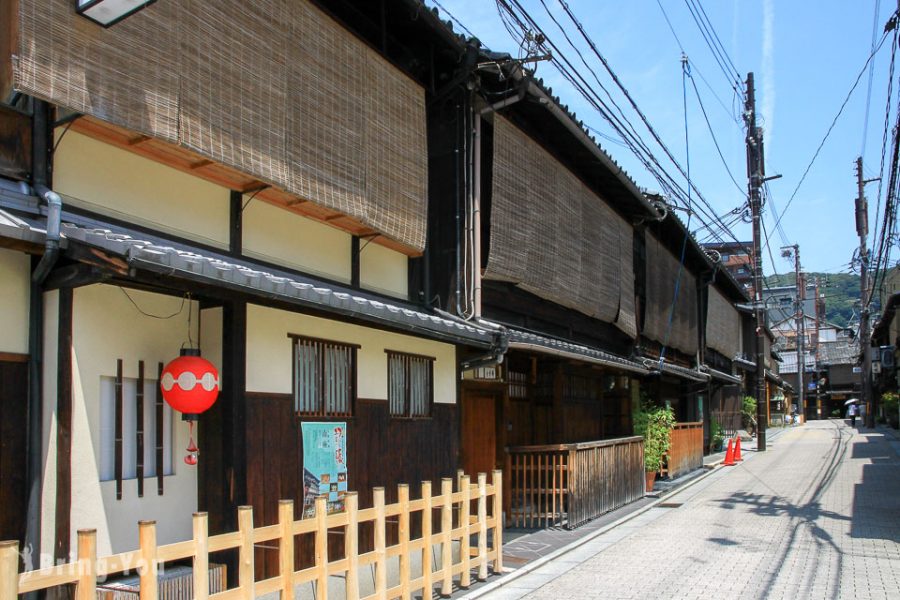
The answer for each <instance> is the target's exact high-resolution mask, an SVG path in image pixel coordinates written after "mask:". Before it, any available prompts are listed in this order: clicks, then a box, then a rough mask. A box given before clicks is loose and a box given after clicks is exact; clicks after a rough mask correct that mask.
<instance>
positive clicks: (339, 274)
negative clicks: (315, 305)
mask: <svg viewBox="0 0 900 600" xmlns="http://www.w3.org/2000/svg"><path fill="white" fill-rule="evenodd" d="M249 199H250V196H244V203H245V204H246V203H247V202H248V201H249ZM242 225H243V239H242V243H243V251H244V254H246V255H247V256H251V257H254V258H259V259H261V260H265V261H268V262H272V263H275V264H280V265H285V266H287V267H290V268H293V269H297V270H299V271H304V272H307V273H314V274H319V275H323V276H326V277H328V278H330V279H335V280H337V281H342V282H344V283H347V282H349V281H350V258H351V257H350V237H351V236H350V234H348V233H345V232H343V231H340V230H338V229H335V228H334V227H331V226H330V225H325V224H323V223H319V222H316V221H313V220H312V219H307V218H306V217H302V216H300V215H298V214H295V213H292V212H290V211H288V210H285V209H283V208H278V207H277V206H273V205H271V204H269V203H267V202H263V201H261V200H259V199H258V198H257V199H254V200H253V201H251V202H250V203H249V204H246V208H245V209H244V212H243V223H242Z"/></svg>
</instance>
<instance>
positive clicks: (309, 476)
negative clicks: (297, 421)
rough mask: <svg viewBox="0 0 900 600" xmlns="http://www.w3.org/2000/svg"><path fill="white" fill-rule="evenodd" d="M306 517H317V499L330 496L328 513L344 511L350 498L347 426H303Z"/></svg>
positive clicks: (329, 424) (320, 424)
mask: <svg viewBox="0 0 900 600" xmlns="http://www.w3.org/2000/svg"><path fill="white" fill-rule="evenodd" d="M301 431H302V433H303V516H304V517H311V516H313V515H314V514H315V503H316V496H318V495H320V494H325V495H327V496H328V512H329V513H333V512H340V511H342V510H344V496H346V495H347V424H346V423H301Z"/></svg>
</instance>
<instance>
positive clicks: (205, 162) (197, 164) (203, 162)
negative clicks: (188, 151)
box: [188, 158, 213, 171]
mask: <svg viewBox="0 0 900 600" xmlns="http://www.w3.org/2000/svg"><path fill="white" fill-rule="evenodd" d="M211 164H213V161H211V160H208V159H205V158H204V159H203V160H198V161H197V162H195V163H191V164H190V165H189V166H188V168H189V169H191V170H192V171H194V170H197V169H202V168H203V167H208V166H209V165H211Z"/></svg>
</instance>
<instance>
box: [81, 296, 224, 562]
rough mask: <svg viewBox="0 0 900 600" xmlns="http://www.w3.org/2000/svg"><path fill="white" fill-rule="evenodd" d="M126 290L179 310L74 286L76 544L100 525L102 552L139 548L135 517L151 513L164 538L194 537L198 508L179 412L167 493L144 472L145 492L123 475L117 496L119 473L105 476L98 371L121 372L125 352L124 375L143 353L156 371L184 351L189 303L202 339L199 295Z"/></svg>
mask: <svg viewBox="0 0 900 600" xmlns="http://www.w3.org/2000/svg"><path fill="white" fill-rule="evenodd" d="M127 292H128V295H130V296H131V297H132V298H133V299H134V302H135V303H136V304H137V306H138V307H140V310H141V311H143V312H145V313H147V314H151V315H157V316H160V317H166V316H168V315H171V314H172V313H178V314H177V315H175V316H173V317H171V318H163V319H158V318H153V317H150V316H146V315H144V314H141V312H140V311H139V310H138V308H136V307H135V305H134V304H132V302H131V301H130V300H129V299H128V298H127V297H126V296H125V294H124V293H123V291H122V289H121V288H119V287H117V286H111V285H92V286H86V287H83V288H78V289H76V290H75V292H74V294H75V296H74V325H73V386H74V396H73V432H72V542H71V547H72V548H75V543H76V542H75V535H76V532H77V530H78V529H80V528H85V527H92V528H96V529H97V551H98V554H100V555H104V554H108V553H115V552H123V551H126V550H131V549H134V548H137V546H138V537H137V522H138V521H140V520H145V519H149V520H155V521H156V522H157V538H158V542H159V543H160V544H166V543H171V542H175V541H180V540H185V539H188V538H190V537H191V514H192V513H193V512H194V511H196V510H197V470H196V467H190V466H188V465H185V464H184V462H183V461H182V456H183V455H184V448H185V447H186V446H187V444H188V426H187V424H186V423H184V422H182V421H181V419H180V417H179V415H178V413H174V415H173V435H172V448H171V452H172V453H173V457H172V465H173V474H172V475H167V476H166V477H165V481H164V487H165V491H164V494H163V495H162V496H159V495H158V494H157V490H156V479H155V477H154V478H145V480H144V497H143V498H138V495H137V480H136V479H129V480H125V481H124V482H123V493H122V499H121V500H116V483H115V481H100V477H99V464H100V460H99V452H100V439H99V435H100V378H101V377H104V376H105V377H115V375H116V360H117V359H119V358H121V359H122V360H123V368H124V371H123V376H124V377H126V378H136V377H137V374H138V361H139V360H143V361H144V373H145V377H147V378H149V379H155V378H156V373H157V364H158V363H159V362H162V363H167V362H168V361H170V360H172V359H173V358H175V357H176V356H178V351H179V349H180V348H181V346H182V344H183V343H185V342H187V331H188V309H189V307H190V308H191V310H192V311H193V318H192V329H193V330H192V333H191V337H192V338H193V340H194V343H195V344H196V343H197V340H198V339H199V331H198V326H199V316H198V308H197V303H196V302H184V303H183V308H182V299H181V298H179V297H176V296H166V295H161V294H152V293H149V292H141V291H136V290H127ZM179 308H182V310H181V312H178V311H179ZM214 364H215V363H214ZM216 366H217V367H218V366H219V364H216ZM145 401H149V400H147V399H145ZM145 443H146V442H145ZM167 451H168V450H167Z"/></svg>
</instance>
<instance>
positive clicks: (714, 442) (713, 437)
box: [709, 421, 725, 452]
mask: <svg viewBox="0 0 900 600" xmlns="http://www.w3.org/2000/svg"><path fill="white" fill-rule="evenodd" d="M724 442H725V430H724V429H722V426H721V425H719V424H718V423H717V422H715V421H711V422H710V424H709V445H710V448H711V449H712V451H713V452H719V451H721V450H722V444H723V443H724Z"/></svg>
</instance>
